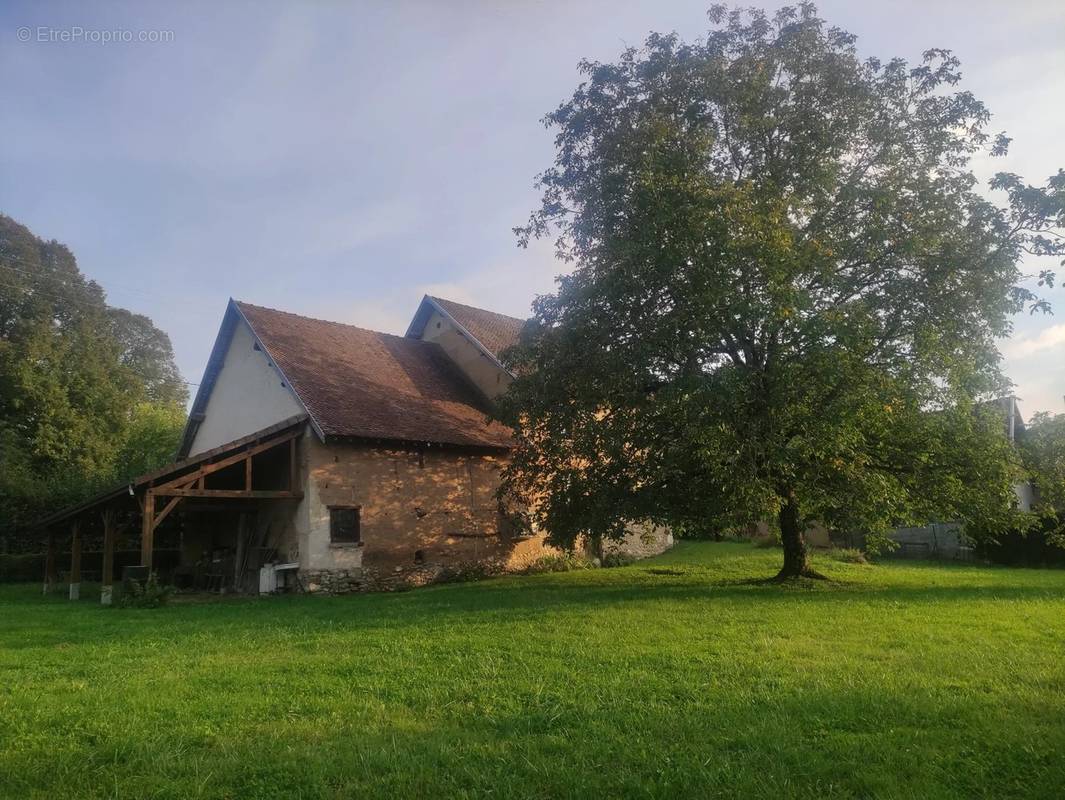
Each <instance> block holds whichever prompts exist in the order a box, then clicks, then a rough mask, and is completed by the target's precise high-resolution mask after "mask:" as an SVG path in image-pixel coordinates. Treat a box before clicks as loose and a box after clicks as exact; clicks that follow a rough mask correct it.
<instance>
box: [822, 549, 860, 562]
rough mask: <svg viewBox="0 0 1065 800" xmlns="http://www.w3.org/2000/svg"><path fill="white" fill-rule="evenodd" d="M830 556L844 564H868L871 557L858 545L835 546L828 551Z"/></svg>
mask: <svg viewBox="0 0 1065 800" xmlns="http://www.w3.org/2000/svg"><path fill="white" fill-rule="evenodd" d="M828 557H829V558H831V559H832V560H834V561H840V562H842V563H844V564H868V563H869V559H867V558H866V555H865V553H864V552H863V551H861V550H859V549H858V548H857V547H833V548H832V549H831V550H829V551H828Z"/></svg>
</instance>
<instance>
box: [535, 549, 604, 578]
mask: <svg viewBox="0 0 1065 800" xmlns="http://www.w3.org/2000/svg"><path fill="white" fill-rule="evenodd" d="M595 566H596V565H595V562H594V561H592V560H590V559H588V558H585V557H584V556H580V555H577V554H576V553H570V552H562V553H558V554H552V555H544V556H540V557H539V558H538V559H536V560H535V561H533V562H532V563H531V564H529V565H528V566H527V567H525V570H524V571H525V572H526V573H528V574H529V575H537V574H540V573H544V572H573V571H574V570H584V569H594V568H595Z"/></svg>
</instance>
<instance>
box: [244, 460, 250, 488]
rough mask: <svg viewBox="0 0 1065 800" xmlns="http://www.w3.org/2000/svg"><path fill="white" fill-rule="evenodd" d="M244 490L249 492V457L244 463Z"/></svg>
mask: <svg viewBox="0 0 1065 800" xmlns="http://www.w3.org/2000/svg"><path fill="white" fill-rule="evenodd" d="M244 488H245V489H247V490H248V491H249V492H250V491H251V457H248V458H247V459H246V460H245V461H244Z"/></svg>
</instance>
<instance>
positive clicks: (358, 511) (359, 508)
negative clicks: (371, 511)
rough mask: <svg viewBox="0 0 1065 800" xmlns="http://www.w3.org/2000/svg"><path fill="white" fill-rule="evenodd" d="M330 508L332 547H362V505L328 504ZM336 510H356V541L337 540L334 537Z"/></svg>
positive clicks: (330, 542) (330, 540) (330, 543)
mask: <svg viewBox="0 0 1065 800" xmlns="http://www.w3.org/2000/svg"><path fill="white" fill-rule="evenodd" d="M326 508H327V509H328V510H329V546H330V547H362V506H361V505H354V504H340V505H330V506H326ZM334 511H354V512H355V536H356V539H355V540H354V541H347V540H339V541H338V540H336V539H334V538H333V531H334V525H335V522H334V518H333V512H334Z"/></svg>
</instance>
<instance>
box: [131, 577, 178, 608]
mask: <svg viewBox="0 0 1065 800" xmlns="http://www.w3.org/2000/svg"><path fill="white" fill-rule="evenodd" d="M173 591H174V590H173V588H172V587H170V586H164V585H163V584H161V583H160V582H159V576H158V575H156V574H155V573H154V572H153V573H151V574H150V575H149V576H148V580H146V581H145V582H144V583H141V582H140V581H137V580H127V581H125V582H124V583H123V584H122V593H121V595H119V598H118V605H119V606H120V607H121V608H161V607H162V606H165V605H166V604H167V603H168V602H169V600H170V595H171V594H173Z"/></svg>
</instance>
